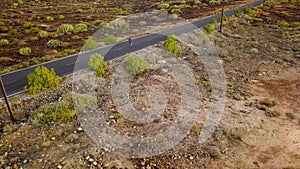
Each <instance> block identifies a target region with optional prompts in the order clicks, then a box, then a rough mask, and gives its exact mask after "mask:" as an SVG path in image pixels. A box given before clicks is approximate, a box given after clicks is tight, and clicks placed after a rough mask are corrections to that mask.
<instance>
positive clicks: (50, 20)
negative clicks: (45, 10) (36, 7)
mask: <svg viewBox="0 0 300 169" xmlns="http://www.w3.org/2000/svg"><path fill="white" fill-rule="evenodd" d="M46 21H47V22H52V21H54V18H53V17H51V16H46Z"/></svg>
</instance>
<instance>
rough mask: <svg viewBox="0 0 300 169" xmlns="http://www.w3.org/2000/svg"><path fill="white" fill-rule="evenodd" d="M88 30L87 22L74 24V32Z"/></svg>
mask: <svg viewBox="0 0 300 169" xmlns="http://www.w3.org/2000/svg"><path fill="white" fill-rule="evenodd" d="M87 31H88V26H87V25H86V24H85V23H79V24H76V25H75V26H74V32H75V33H78V32H87Z"/></svg>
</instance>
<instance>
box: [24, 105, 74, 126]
mask: <svg viewBox="0 0 300 169" xmlns="http://www.w3.org/2000/svg"><path fill="white" fill-rule="evenodd" d="M75 116H76V111H75V110H74V109H73V108H72V106H71V104H70V103H68V102H66V101H62V102H58V103H54V104H46V105H43V106H40V107H39V108H38V109H37V110H36V111H34V112H33V113H32V114H31V115H30V117H29V121H30V122H31V123H32V124H33V125H34V126H36V127H42V126H45V125H50V124H52V123H56V122H67V121H70V120H71V119H73V118H74V117H75Z"/></svg>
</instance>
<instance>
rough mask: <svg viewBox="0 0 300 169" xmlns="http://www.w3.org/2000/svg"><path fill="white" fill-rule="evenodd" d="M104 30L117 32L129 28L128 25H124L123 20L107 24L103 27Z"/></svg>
mask: <svg viewBox="0 0 300 169" xmlns="http://www.w3.org/2000/svg"><path fill="white" fill-rule="evenodd" d="M105 28H108V29H118V30H124V29H128V28H129V24H128V23H126V21H125V20H124V19H120V18H118V19H116V20H114V21H111V22H110V23H107V24H106V25H105Z"/></svg>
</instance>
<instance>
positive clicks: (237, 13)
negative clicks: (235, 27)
mask: <svg viewBox="0 0 300 169" xmlns="http://www.w3.org/2000/svg"><path fill="white" fill-rule="evenodd" d="M234 16H236V17H239V16H240V10H239V9H235V10H234Z"/></svg>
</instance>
